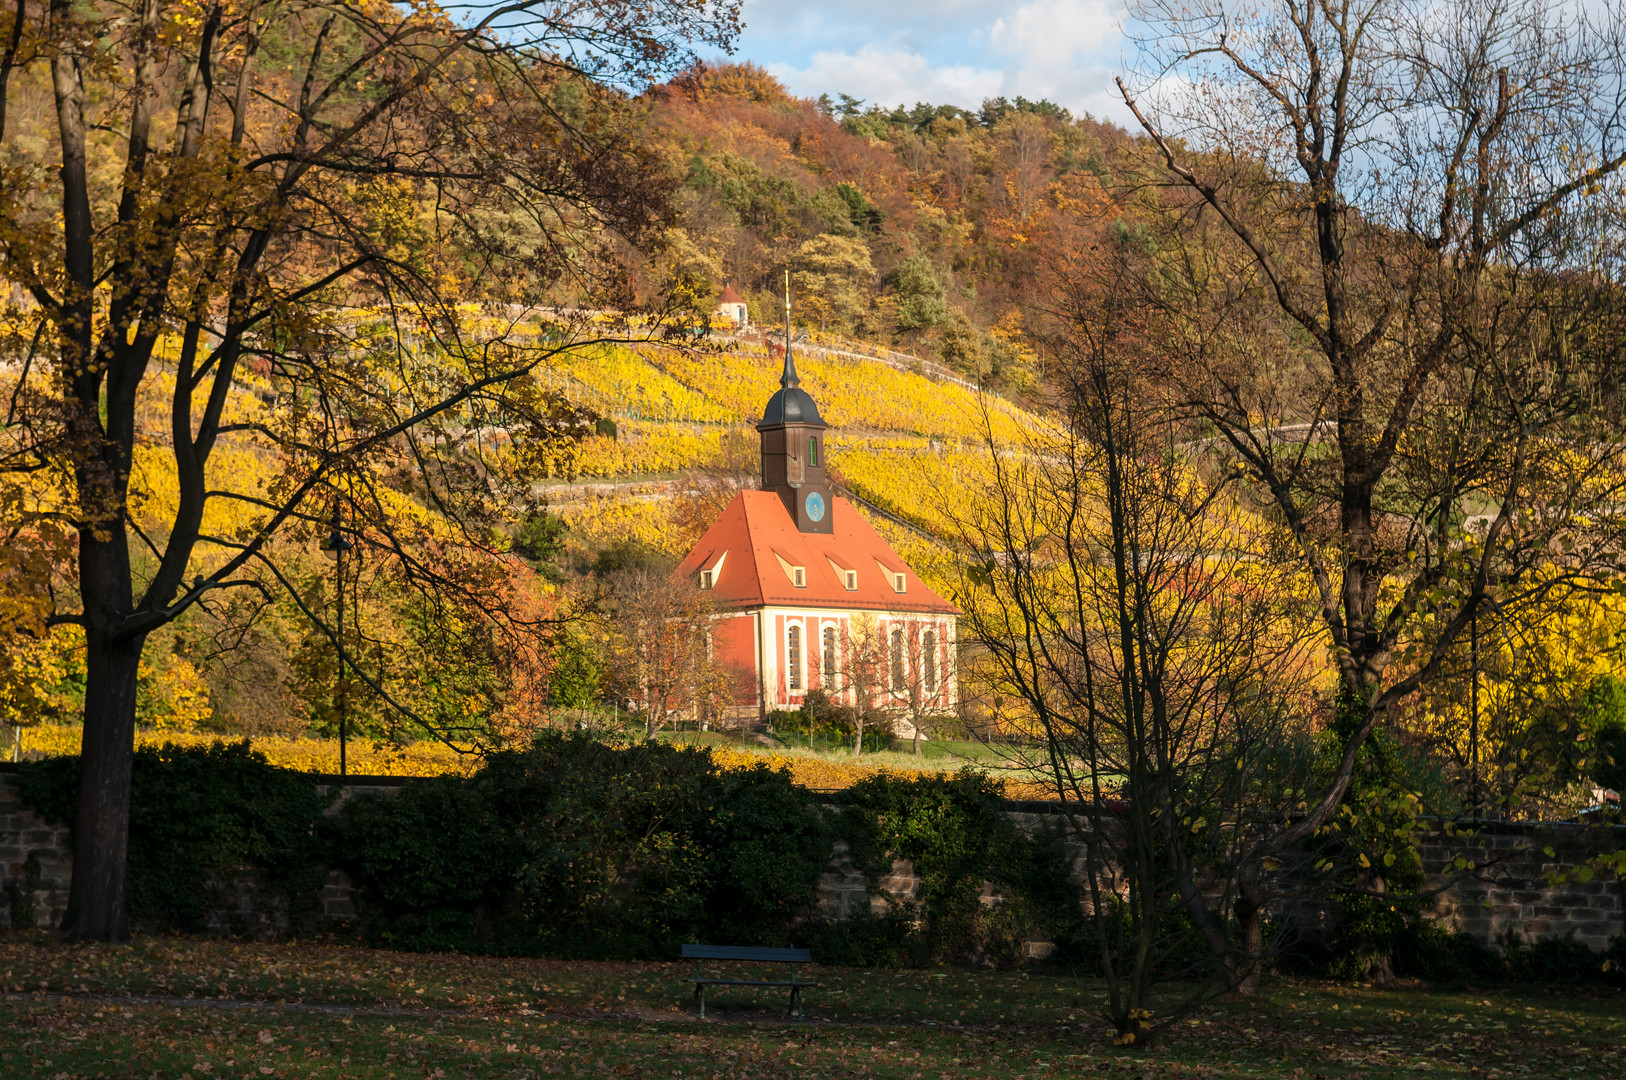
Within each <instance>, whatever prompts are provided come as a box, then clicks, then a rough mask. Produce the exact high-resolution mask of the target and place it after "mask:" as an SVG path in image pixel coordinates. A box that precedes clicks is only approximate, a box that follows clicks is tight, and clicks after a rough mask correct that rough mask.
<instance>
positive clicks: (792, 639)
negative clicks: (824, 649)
mask: <svg viewBox="0 0 1626 1080" xmlns="http://www.w3.org/2000/svg"><path fill="white" fill-rule="evenodd" d="M785 685H786V686H788V687H790V688H791V689H792V690H800V689H801V688H802V628H801V627H800V626H792V627H791V628H790V629H789V630H787V631H786V632H785Z"/></svg>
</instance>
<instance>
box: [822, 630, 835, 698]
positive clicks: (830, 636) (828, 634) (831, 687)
mask: <svg viewBox="0 0 1626 1080" xmlns="http://www.w3.org/2000/svg"><path fill="white" fill-rule="evenodd" d="M819 644H820V645H821V646H822V649H823V652H822V655H821V657H820V659H821V663H820V665H819V677H820V681H821V682H822V683H823V685H824V688H825V689H826V690H828V691H831V692H834V691H835V688H836V628H835V624H834V623H830V624H827V625H826V626H825V627H824V630H823V631H822V632H821V633H820V634H819Z"/></svg>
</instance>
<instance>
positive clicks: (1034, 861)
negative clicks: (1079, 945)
mask: <svg viewBox="0 0 1626 1080" xmlns="http://www.w3.org/2000/svg"><path fill="white" fill-rule="evenodd" d="M835 802H836V804H837V805H838V806H839V807H840V808H841V811H840V818H839V824H838V826H837V828H838V831H839V833H840V835H841V836H842V837H843V838H844V839H846V841H847V843H848V846H849V848H850V850H851V853H852V858H853V862H854V864H855V865H856V866H857V867H858V868H859V869H861V870H862V871H863V872H864V873H865V874H866V875H867V876H868V877H869V878H870V880H871V881H872V882H874V881H877V880H878V879H879V878H880V877H881V876H882V875H884V874H886V873H888V872H890V870H891V867H892V862H893V860H894V859H907V860H909V861H910V862H911V863H912V864H913V866H914V870H915V873H916V875H918V877H919V878H920V889H919V894H918V896H916V897H915V898H913V899H909V900H903V899H895V900H894V901H893V903H894V911H895V913H896V914H897V915H899V916H900V917H901V919H902V922H901V923H899V925H906V926H907V927H908V928H909V933H908V936H907V938H906V939H905V951H906V952H907V954H908V955H909V957H910V959H911V961H912V962H914V963H931V962H941V961H948V962H957V963H978V964H985V963H989V964H996V965H1001V966H1006V965H1010V964H1014V963H1016V962H1017V961H1019V960H1020V959H1021V957H1022V946H1023V942H1024V941H1025V940H1027V939H1028V938H1030V937H1035V936H1048V937H1050V938H1052V939H1053V940H1055V941H1056V943H1057V944H1058V946H1060V947H1061V949H1062V951H1063V953H1068V952H1071V951H1073V947H1074V946H1075V945H1076V942H1077V939H1078V938H1077V935H1078V929H1079V919H1080V915H1079V905H1078V894H1077V890H1076V888H1075V887H1074V886H1073V884H1072V882H1071V881H1070V880H1069V877H1068V868H1067V864H1066V862H1065V860H1064V858H1063V857H1062V856H1061V854H1060V853H1059V852H1058V851H1057V850H1056V849H1055V848H1053V847H1051V846H1049V845H1046V844H1044V843H1042V842H1040V841H1037V840H1034V839H1032V838H1030V837H1027V836H1025V835H1023V834H1022V833H1020V832H1019V831H1018V830H1017V828H1016V825H1015V823H1014V822H1013V821H1012V820H1011V818H1010V815H1008V814H1007V813H1005V812H1004V807H1003V793H1002V791H1001V789H1000V787H999V785H998V783H997V782H996V781H994V780H992V779H990V778H989V777H987V776H985V775H983V774H981V773H977V772H974V771H972V770H970V769H963V770H961V771H960V772H959V773H957V774H955V775H953V776H922V777H917V778H913V779H909V780H904V779H901V778H898V777H894V776H888V775H882V776H876V777H873V778H871V779H868V780H864V781H861V782H860V783H858V784H855V785H854V786H853V787H851V788H848V789H847V790H846V791H843V792H841V793H839V794H838V795H837V796H836V797H835ZM985 883H986V884H987V885H989V886H991V887H992V888H993V890H994V891H995V892H996V893H997V894H999V896H1000V898H1001V902H1000V903H997V904H984V903H983V888H984V885H985ZM866 929H867V928H866V927H865V926H864V925H862V923H860V924H857V925H854V926H853V933H854V934H855V935H862V934H863V933H864V932H865V931H866Z"/></svg>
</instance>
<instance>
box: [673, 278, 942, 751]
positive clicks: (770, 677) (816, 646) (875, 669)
mask: <svg viewBox="0 0 1626 1080" xmlns="http://www.w3.org/2000/svg"><path fill="white" fill-rule="evenodd" d="M786 325H787V327H788V325H789V309H788V305H787V310H786ZM779 385H780V390H779V391H778V392H777V393H776V394H774V395H773V397H772V398H770V399H769V401H768V405H767V408H766V409H764V410H763V414H762V421H761V422H760V423H759V424H757V431H758V433H759V434H760V436H761V440H762V487H761V490H758V491H742V492H740V493H739V494H738V495H736V496H735V497H734V500H733V502H731V503H730V504H729V505H728V508H727V509H726V510H724V511H723V514H722V516H721V517H719V518H718V519H717V522H716V523H715V524H714V525H712V527H711V529H710V530H709V531H707V533H706V535H705V536H703V537H702V538H701V539H700V542H699V543H698V544H696V545H695V547H694V550H692V551H691V552H689V555H688V557H687V558H685V559H684V560H683V563H682V565H681V566H680V567H679V568H678V571H677V572H678V574H680V575H685V576H687V577H688V578H689V579H690V580H692V581H693V582H694V583H695V584H696V585H697V586H698V587H699V588H701V589H704V590H708V591H709V592H710V593H712V594H713V596H714V597H715V600H716V601H717V606H718V608H719V609H721V611H722V615H721V616H720V617H719V618H718V620H717V621H716V622H715V623H714V624H713V626H712V635H711V647H712V655H713V657H714V659H716V660H719V661H722V662H723V663H726V664H728V665H729V666H732V667H734V668H736V669H738V670H740V671H742V672H750V673H752V675H753V676H754V678H752V679H750V680H742V681H743V682H744V686H743V687H742V691H741V697H740V699H739V700H738V701H737V702H736V708H735V710H734V714H735V717H736V718H737V719H740V720H745V719H747V718H764V717H766V716H767V714H768V713H770V712H772V711H774V710H776V709H795V708H799V707H800V706H801V704H802V702H803V700H804V698H805V697H806V695H807V692H808V691H809V690H811V689H814V688H819V689H822V690H824V691H825V692H826V693H828V694H829V695H830V696H831V697H832V698H834V699H835V700H837V701H839V702H841V703H842V704H845V705H857V704H858V703H859V698H860V697H863V698H865V699H867V701H868V704H869V706H870V707H872V708H878V709H883V710H888V711H891V712H893V714H894V715H895V716H896V717H897V718H898V723H897V731H898V733H899V734H909V733H910V730H911V728H912V725H911V723H910V720H911V718H919V717H922V716H925V715H929V714H931V713H940V712H947V711H949V710H952V709H953V708H954V707H955V704H956V692H957V688H956V682H955V669H954V664H955V648H954V643H955V619H956V616H958V615H959V609H957V608H956V607H955V606H954V605H953V604H951V603H949V602H948V601H946V600H944V599H943V598H942V597H941V596H938V595H937V594H936V593H935V592H933V591H932V590H931V589H929V588H928V587H927V586H926V583H925V582H923V581H921V580H920V578H919V577H918V576H916V574H915V572H914V571H913V570H911V569H910V568H909V565H908V564H907V563H905V562H904V561H903V560H902V559H900V558H899V557H898V555H897V553H896V552H894V551H893V550H892V547H891V545H889V544H888V543H887V542H886V541H885V540H883V539H882V538H881V536H880V535H879V534H878V533H876V531H875V530H874V529H873V528H871V527H870V524H869V522H868V521H866V520H865V519H864V518H863V517H862V516H860V515H859V513H858V511H857V510H855V509H854V508H853V506H852V504H851V503H849V502H848V501H847V500H846V499H843V498H839V497H837V496H835V495H833V494H832V493H831V491H830V487H829V484H828V483H827V482H826V479H825V468H826V465H827V463H828V454H827V453H826V450H825V428H826V425H825V423H824V421H823V420H822V419H820V417H819V410H818V406H817V405H815V404H814V402H813V398H812V397H811V396H810V395H809V394H808V393H807V391H805V390H803V389H802V388H801V384H800V381H799V380H798V378H797V376H796V364H795V361H794V360H793V359H792V357H791V350H790V345H789V335H788V334H787V336H786V348H785V368H784V373H783V375H781V377H780V380H779ZM747 687H748V688H747Z"/></svg>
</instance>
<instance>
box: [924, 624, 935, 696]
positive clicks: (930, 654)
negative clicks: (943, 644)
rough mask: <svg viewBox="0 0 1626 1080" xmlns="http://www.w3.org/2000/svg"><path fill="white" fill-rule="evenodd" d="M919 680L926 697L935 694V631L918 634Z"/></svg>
mask: <svg viewBox="0 0 1626 1080" xmlns="http://www.w3.org/2000/svg"><path fill="white" fill-rule="evenodd" d="M920 682H921V690H922V691H923V692H924V693H925V695H926V696H927V697H929V698H930V697H936V696H937V632H936V631H935V630H928V631H926V632H925V633H924V634H922V635H921V636H920Z"/></svg>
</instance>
